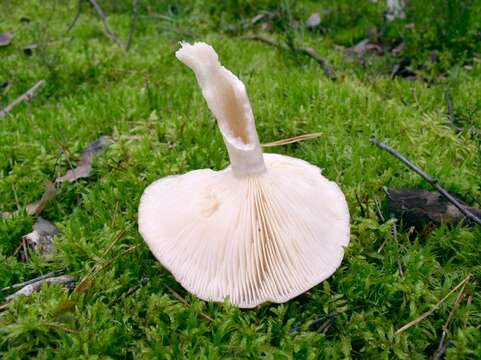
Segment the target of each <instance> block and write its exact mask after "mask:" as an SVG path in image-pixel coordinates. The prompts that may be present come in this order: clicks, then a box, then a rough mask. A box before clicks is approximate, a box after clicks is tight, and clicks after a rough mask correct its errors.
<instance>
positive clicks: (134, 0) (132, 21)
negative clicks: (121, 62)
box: [125, 0, 138, 51]
mask: <svg viewBox="0 0 481 360" xmlns="http://www.w3.org/2000/svg"><path fill="white" fill-rule="evenodd" d="M137 15H138V12H137V0H132V13H131V16H130V30H129V37H128V40H127V45H125V51H129V49H130V46H131V45H132V36H133V34H134V31H135V26H136V25H137Z"/></svg>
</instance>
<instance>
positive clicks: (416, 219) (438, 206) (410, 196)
mask: <svg viewBox="0 0 481 360" xmlns="http://www.w3.org/2000/svg"><path fill="white" fill-rule="evenodd" d="M458 201H459V200H458ZM459 202H460V203H461V204H462V205H463V206H464V207H466V209H468V210H469V211H470V212H471V213H473V214H474V215H477V216H478V217H481V210H480V209H476V208H470V207H468V206H467V205H466V204H464V203H462V202H461V201H459ZM388 210H389V212H390V213H391V214H393V215H394V216H395V217H396V218H397V219H399V220H401V221H402V222H403V224H404V225H405V226H414V227H415V228H416V229H422V228H423V227H424V226H426V225H428V224H431V223H434V224H440V223H444V224H452V225H454V224H458V223H459V222H461V221H462V220H465V221H466V223H468V224H472V223H473V222H472V221H471V220H469V219H467V218H466V217H465V216H464V215H463V214H462V213H461V211H459V209H458V208H456V206H454V205H453V204H452V203H451V202H449V201H448V200H446V198H445V197H443V196H442V195H441V194H439V193H438V192H434V191H428V190H420V189H389V190H388Z"/></svg>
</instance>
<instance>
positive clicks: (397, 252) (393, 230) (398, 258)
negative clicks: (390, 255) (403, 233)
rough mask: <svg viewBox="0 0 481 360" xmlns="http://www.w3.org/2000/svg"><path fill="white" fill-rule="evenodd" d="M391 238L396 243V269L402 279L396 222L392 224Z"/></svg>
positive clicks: (402, 272)
mask: <svg viewBox="0 0 481 360" xmlns="http://www.w3.org/2000/svg"><path fill="white" fill-rule="evenodd" d="M392 237H393V239H394V241H395V242H396V247H397V251H396V261H397V267H398V269H399V275H400V276H401V277H402V278H403V277H404V271H403V267H402V264H401V258H400V257H399V241H398V239H397V227H396V220H394V221H393V223H392Z"/></svg>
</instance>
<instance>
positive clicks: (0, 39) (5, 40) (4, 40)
mask: <svg viewBox="0 0 481 360" xmlns="http://www.w3.org/2000/svg"><path fill="white" fill-rule="evenodd" d="M12 37H13V35H12V33H10V32H3V33H0V47H1V46H7V45H9V44H10V42H11V41H12Z"/></svg>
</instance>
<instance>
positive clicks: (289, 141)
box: [261, 132, 322, 147]
mask: <svg viewBox="0 0 481 360" xmlns="http://www.w3.org/2000/svg"><path fill="white" fill-rule="evenodd" d="M320 136H322V133H320V132H318V133H310V134H303V135H299V136H294V137H291V138H288V139H282V140H276V141H272V142H270V143H267V144H262V145H261V146H262V147H273V146H281V145H287V144H293V143H297V142H301V141H305V140H312V139H317V138H318V137H320Z"/></svg>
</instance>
